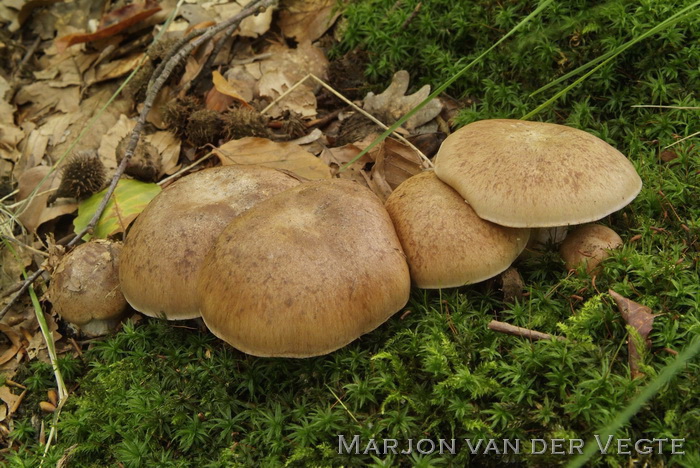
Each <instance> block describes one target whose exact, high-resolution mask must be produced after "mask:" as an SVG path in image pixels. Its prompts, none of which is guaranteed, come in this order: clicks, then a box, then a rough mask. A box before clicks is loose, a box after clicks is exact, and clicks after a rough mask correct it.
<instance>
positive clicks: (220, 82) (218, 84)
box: [207, 70, 253, 112]
mask: <svg viewBox="0 0 700 468" xmlns="http://www.w3.org/2000/svg"><path fill="white" fill-rule="evenodd" d="M212 82H213V83H214V89H216V91H218V92H219V93H221V94H224V95H226V96H229V97H231V98H233V100H235V101H237V102H239V103H240V104H242V105H243V106H244V107H247V108H248V109H252V108H253V106H251V105H250V104H248V102H247V101H246V100H245V98H243V96H241V94H240V92H239V91H238V90H237V89H236V88H235V87H234V86H233V85H232V84H231V83H229V82H228V80H227V79H226V78H224V77H223V75H221V73H219V72H218V71H216V70H214V71H213V72H212ZM207 109H210V107H207ZM223 110H226V108H224V109H223ZM221 111H222V110H219V112H221Z"/></svg>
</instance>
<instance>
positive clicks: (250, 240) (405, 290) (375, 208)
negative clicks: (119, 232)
mask: <svg viewBox="0 0 700 468" xmlns="http://www.w3.org/2000/svg"><path fill="white" fill-rule="evenodd" d="M119 277H120V281H121V287H122V291H123V293H124V296H125V297H126V300H127V301H128V302H129V304H131V306H132V307H133V308H134V309H136V310H139V311H141V312H143V313H144V314H146V315H150V316H158V317H164V318H167V319H170V320H178V319H186V318H194V317H198V316H200V315H201V317H202V319H203V320H204V323H205V324H206V325H207V326H208V327H209V329H210V330H211V331H212V332H213V333H214V334H215V335H217V336H218V337H220V338H222V339H223V340H224V341H227V342H228V343H230V344H231V345H233V346H234V347H236V348H238V349H240V350H242V351H244V352H246V353H249V354H253V355H256V356H282V357H310V356H317V355H321V354H326V353H329V352H331V351H334V350H336V349H338V348H340V347H342V346H345V345H346V344H348V343H349V342H351V341H353V340H355V339H356V338H358V337H359V336H361V335H362V334H364V333H367V332H369V331H371V330H374V329H375V328H376V327H378V326H379V325H381V324H382V323H383V322H384V321H386V320H387V319H388V318H389V317H390V316H391V315H393V314H394V313H396V312H397V311H399V310H400V309H401V308H402V307H403V306H404V305H405V304H406V302H408V296H409V292H410V287H411V280H410V276H409V272H408V265H407V264H406V259H405V256H404V254H403V251H402V249H401V244H400V242H399V240H398V238H397V236H396V232H395V230H394V227H393V224H392V222H391V218H390V217H389V214H388V213H387V212H386V210H385V209H384V206H383V205H382V203H381V201H380V200H379V198H377V197H376V195H374V193H372V192H371V191H370V190H369V189H367V188H365V187H362V186H360V185H359V184H356V183H353V182H348V181H344V180H340V179H334V180H325V181H313V182H306V183H303V184H302V183H301V182H300V181H299V180H298V179H296V178H294V177H291V176H289V175H288V174H286V173H284V172H281V171H277V170H274V169H269V168H265V167H260V166H252V165H251V166H223V167H217V168H212V169H205V170H203V171H200V172H198V173H195V174H193V175H190V176H188V177H185V178H183V179H180V180H179V181H178V182H176V183H174V184H173V185H171V186H170V187H168V188H166V189H165V190H163V191H162V192H161V193H160V194H159V195H158V196H157V197H155V198H154V199H153V201H152V202H151V203H150V204H149V205H148V207H147V208H146V209H145V210H144V211H143V212H142V213H141V215H140V216H139V218H138V219H137V220H136V222H135V223H134V224H133V226H132V227H131V229H130V231H129V232H128V234H127V236H126V240H125V245H124V250H123V253H122V256H121V265H120V269H119Z"/></svg>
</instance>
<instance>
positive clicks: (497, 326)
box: [489, 320, 566, 341]
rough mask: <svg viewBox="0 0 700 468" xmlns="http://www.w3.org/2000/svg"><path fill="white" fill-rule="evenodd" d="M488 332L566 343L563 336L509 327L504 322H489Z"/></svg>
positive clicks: (513, 326) (509, 325)
mask: <svg viewBox="0 0 700 468" xmlns="http://www.w3.org/2000/svg"><path fill="white" fill-rule="evenodd" d="M489 330H493V331H497V332H500V333H505V334H506V335H513V336H521V337H523V338H528V339H531V340H551V339H555V340H559V341H566V338H564V337H563V336H555V335H549V334H547V333H542V332H538V331H535V330H530V329H529V328H522V327H516V326H515V325H511V324H509V323H506V322H499V321H498V320H491V321H490V322H489Z"/></svg>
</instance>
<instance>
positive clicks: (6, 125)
mask: <svg viewBox="0 0 700 468" xmlns="http://www.w3.org/2000/svg"><path fill="white" fill-rule="evenodd" d="M0 79H1V78H0ZM14 111H15V110H14V108H13V107H12V106H11V105H10V104H9V103H7V102H5V101H3V100H0V158H2V159H7V160H10V161H17V160H18V159H19V157H20V154H21V153H20V152H19V150H18V149H17V145H18V144H19V142H20V141H22V139H23V138H24V131H22V129H21V128H19V127H18V126H16V125H15V122H14V119H13V117H12V116H13V114H14Z"/></svg>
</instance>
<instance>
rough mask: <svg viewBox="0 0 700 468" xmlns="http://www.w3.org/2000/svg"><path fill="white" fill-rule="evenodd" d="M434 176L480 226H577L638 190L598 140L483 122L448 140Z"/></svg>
mask: <svg viewBox="0 0 700 468" xmlns="http://www.w3.org/2000/svg"><path fill="white" fill-rule="evenodd" d="M435 173H436V174H437V176H438V177H439V178H440V179H441V180H442V181H443V182H445V183H447V184H448V185H450V186H451V187H453V188H454V189H455V190H457V191H458V192H459V193H460V194H461V195H462V196H463V197H464V198H465V199H466V200H467V202H469V204H470V205H471V206H472V208H474V211H476V213H477V214H478V215H479V216H480V217H481V218H484V219H487V220H489V221H492V222H494V223H497V224H501V225H503V226H512V227H554V226H565V225H570V224H583V223H586V222H589V221H595V220H597V219H600V218H603V217H605V216H607V215H608V214H610V213H613V212H615V211H617V210H619V209H621V208H622V207H624V206H625V205H627V204H628V203H629V202H631V201H632V200H633V199H634V198H635V197H636V196H637V194H638V193H639V191H640V190H641V188H642V181H641V179H640V178H639V176H638V175H637V172H636V171H635V169H634V166H632V164H631V163H630V162H629V161H628V160H627V158H625V156H624V155H622V153H620V152H619V151H617V150H616V149H615V148H613V147H611V146H610V145H608V144H607V143H605V142H604V141H603V140H601V139H599V138H596V137H595V136H593V135H590V134H588V133H586V132H583V131H581V130H576V129H573V128H569V127H565V126H562V125H555V124H548V123H541V122H526V121H520V120H482V121H479V122H474V123H472V124H469V125H466V126H464V127H462V128H461V129H459V130H457V131H456V132H455V133H453V134H452V135H450V136H449V137H447V139H445V141H444V142H443V143H442V146H441V147H440V151H439V152H438V155H437V160H436V163H435Z"/></svg>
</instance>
